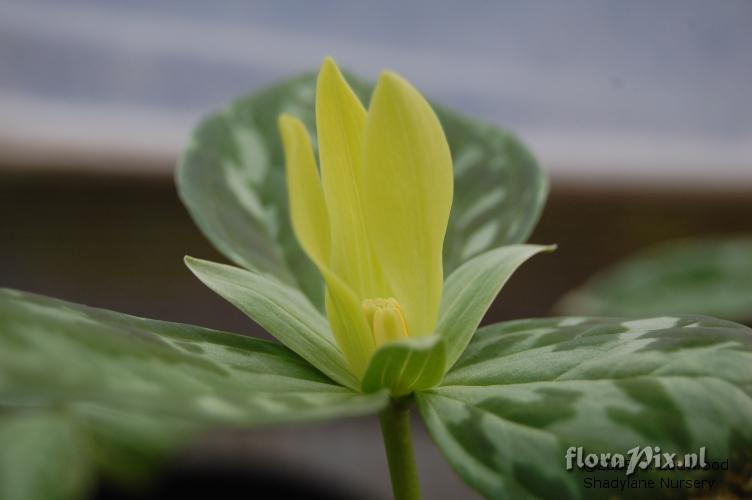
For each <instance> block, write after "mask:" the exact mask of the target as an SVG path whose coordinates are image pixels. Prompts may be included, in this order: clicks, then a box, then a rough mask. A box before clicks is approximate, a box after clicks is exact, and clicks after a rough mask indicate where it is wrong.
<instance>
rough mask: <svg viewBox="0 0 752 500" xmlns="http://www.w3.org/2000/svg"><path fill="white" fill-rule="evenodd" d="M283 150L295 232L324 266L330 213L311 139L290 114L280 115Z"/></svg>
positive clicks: (327, 249)
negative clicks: (322, 189)
mask: <svg viewBox="0 0 752 500" xmlns="http://www.w3.org/2000/svg"><path fill="white" fill-rule="evenodd" d="M279 131H280V134H281V135H282V145H283V147H284V150H285V170H286V177H287V194H288V197H289V202H290V218H291V220H292V228H293V231H295V236H296V237H297V238H298V241H299V242H300V245H301V246H302V247H303V250H305V252H306V253H307V254H308V256H309V257H310V258H311V260H313V261H314V262H315V263H316V265H317V266H318V267H322V266H326V265H327V263H328V262H329V256H330V254H331V236H330V231H329V215H328V214H327V209H326V204H325V203H324V194H323V192H322V191H321V182H320V180H319V174H318V171H317V170H316V159H315V158H314V156H313V149H312V148H311V140H310V138H309V137H308V132H307V131H306V128H305V125H303V122H301V121H300V120H298V119H297V118H294V117H292V116H289V115H284V114H283V115H282V116H280V117H279Z"/></svg>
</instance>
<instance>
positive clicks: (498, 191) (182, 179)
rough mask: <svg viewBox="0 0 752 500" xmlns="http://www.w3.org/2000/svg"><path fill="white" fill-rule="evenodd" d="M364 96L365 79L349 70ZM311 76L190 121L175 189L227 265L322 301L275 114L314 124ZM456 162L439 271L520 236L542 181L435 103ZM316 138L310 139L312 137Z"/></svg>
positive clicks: (509, 147)
mask: <svg viewBox="0 0 752 500" xmlns="http://www.w3.org/2000/svg"><path fill="white" fill-rule="evenodd" d="M348 80H349V81H350V83H351V84H352V86H353V87H354V89H355V91H356V92H357V93H358V94H359V95H360V97H361V99H362V100H363V102H364V103H367V102H368V100H369V97H370V94H371V90H372V85H370V84H368V83H365V82H363V81H362V80H359V79H358V78H356V77H354V76H351V75H348ZM314 90H315V75H314V74H304V75H301V76H298V77H295V78H292V79H290V80H287V81H285V82H282V83H280V84H278V85H275V86H271V87H268V88H266V89H264V90H261V91H260V92H257V93H254V94H251V95H249V96H247V97H244V98H242V99H240V100H238V101H235V102H234V103H232V104H231V105H230V106H228V107H226V108H225V109H224V110H222V111H221V112H219V113H216V114H214V115H212V116H210V117H208V118H207V119H206V120H204V122H202V124H201V125H200V126H199V127H198V129H197V130H196V131H195V133H194V135H193V140H192V142H191V144H190V146H189V147H188V150H187V151H186V153H185V154H184V155H183V158H182V159H181V161H180V166H179V169H178V174H177V183H178V190H179V192H180V195H181V198H182V200H183V202H184V203H185V205H186V206H187V207H188V210H189V211H190V212H191V215H192V216H193V218H194V220H195V221H196V223H197V225H198V226H199V228H200V229H201V230H202V231H203V232H204V234H205V235H206V236H207V237H208V238H209V239H210V240H211V241H212V243H214V245H215V246H216V247H217V248H218V249H219V250H220V251H221V252H222V253H224V254H225V255H226V256H227V257H228V258H229V259H230V260H231V261H233V262H234V263H235V264H237V265H240V266H242V267H244V268H246V269H249V270H255V271H258V272H262V273H268V274H271V275H273V276H275V277H276V278H277V279H278V280H280V281H282V282H283V283H286V284H288V285H293V286H295V287H297V288H300V289H301V290H302V291H303V292H304V293H305V294H306V296H308V298H309V299H310V300H311V301H312V302H313V303H314V304H315V305H316V306H317V307H319V308H322V307H323V293H322V289H323V288H322V283H321V278H320V276H319V274H318V272H317V271H316V270H315V268H314V266H313V265H312V264H311V263H310V262H309V260H308V259H307V258H306V257H305V256H304V254H303V252H302V250H301V248H300V246H299V245H298V243H297V241H296V240H295V238H294V235H293V233H292V229H291V226H290V222H289V215H288V206H287V193H286V189H285V182H284V168H283V165H284V163H283V154H282V149H281V144H280V139H279V135H278V131H277V117H278V116H279V114H280V113H283V112H285V113H290V114H291V115H294V116H296V117H298V118H300V119H301V120H303V122H304V123H305V124H306V126H307V128H308V130H309V131H311V132H312V133H313V132H315V127H314V122H315V120H314ZM436 112H437V114H438V116H439V118H440V120H441V122H442V125H443V127H444V129H445V132H446V135H447V139H448V141H449V146H450V149H451V152H452V157H453V160H454V175H455V190H454V201H453V208H452V213H451V216H450V220H449V227H448V229H447V236H446V239H445V243H444V268H445V269H444V270H445V272H446V273H447V274H449V273H450V272H451V271H452V270H453V269H454V268H456V267H457V266H458V265H459V264H461V263H462V262H463V261H465V260H467V259H469V258H471V257H473V256H475V255H477V254H480V253H482V252H484V251H486V250H489V249H491V248H495V247H497V246H501V245H505V244H511V243H520V242H523V241H525V239H526V238H527V236H528V235H529V234H530V232H531V231H532V229H533V226H534V225H535V223H536V222H537V220H538V217H539V215H540V212H541V210H542V208H543V204H544V202H545V198H546V194H547V183H546V180H545V177H544V176H543V174H542V172H541V171H540V169H539V168H538V165H537V164H536V162H535V160H534V159H533V157H532V156H531V155H530V153H529V152H528V151H527V150H526V149H525V147H524V146H523V145H522V144H521V143H520V142H519V141H518V140H517V139H516V138H514V137H513V136H512V135H511V134H509V133H508V132H506V131H503V130H500V129H498V128H496V127H493V126H491V125H486V124H482V123H479V122H477V121H474V120H471V119H469V118H466V117H464V116H460V115H458V114H455V113H452V112H450V111H448V110H446V109H444V108H441V107H436ZM314 142H315V137H314Z"/></svg>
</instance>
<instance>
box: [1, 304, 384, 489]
mask: <svg viewBox="0 0 752 500" xmlns="http://www.w3.org/2000/svg"><path fill="white" fill-rule="evenodd" d="M386 399H387V394H385V393H383V392H382V393H376V394H370V395H364V394H361V393H357V392H353V391H351V390H349V389H346V388H344V387H342V386H340V385H338V384H336V383H335V382H333V381H332V380H331V379H329V378H327V377H326V376H325V375H324V374H322V373H321V372H319V371H318V370H316V369H315V368H313V367H312V366H311V365H310V364H308V363H307V362H306V361H305V360H304V359H302V358H301V357H299V356H298V355H297V354H295V353H293V352H292V351H290V350H289V349H287V348H286V347H284V346H281V345H278V344H274V343H270V342H265V341H261V340H257V339H253V338H250V337H245V336H241V335H233V334H229V333H224V332H219V331H215V330H209V329H205V328H200V327H194V326H188V325H181V324H174V323H166V322H160V321H152V320H146V319H140V318H135V317H131V316H126V315H124V314H118V313H114V312H110V311H104V310H99V309H93V308H89V307H85V306H80V305H75V304H70V303H66V302H62V301H59V300H55V299H50V298H46V297H41V296H36V295H31V294H26V293H22V292H17V291H12V290H2V291H0V412H2V414H3V416H4V417H5V416H8V418H11V419H22V420H21V422H24V420H23V419H24V418H25V415H26V414H32V413H34V414H43V415H45V416H46V415H52V416H53V417H50V418H57V417H56V416H57V415H61V418H63V419H65V420H63V421H61V422H60V424H54V426H53V423H50V424H47V423H45V421H44V420H42V421H40V423H39V424H38V425H39V426H40V427H43V426H45V425H49V426H52V427H51V429H52V430H51V431H50V432H53V431H54V432H58V434H57V437H56V438H54V439H60V440H61V441H64V440H68V439H70V440H73V439H74V437H72V436H68V434H66V433H67V432H68V431H67V429H66V427H65V425H67V424H66V422H75V424H76V426H77V428H78V429H82V430H85V431H86V435H87V436H89V437H90V438H91V439H92V441H93V443H94V445H93V446H94V449H96V450H98V451H97V452H96V453H95V455H96V457H98V458H101V457H104V456H106V455H107V454H110V456H111V457H112V458H113V459H114V460H118V468H120V467H121V466H122V467H124V466H129V465H131V462H132V461H134V460H131V459H132V458H133V457H138V460H139V461H140V460H144V459H145V458H146V455H147V454H149V453H152V452H158V451H164V450H162V448H164V447H168V446H174V445H175V444H177V443H178V442H180V440H181V439H184V438H186V437H188V436H190V435H191V434H192V433H194V432H196V431H199V430H201V429H205V428H207V427H209V426H216V425H252V424H263V423H271V422H283V421H300V420H310V419H323V418H331V417H336V416H347V415H360V414H367V413H373V412H376V411H378V410H379V409H381V408H382V407H383V405H384V404H385V403H386ZM44 418H47V417H44ZM9 422H11V423H10V424H9V425H12V426H13V425H20V424H15V423H13V422H14V420H10V421H9ZM2 425H3V424H2V423H0V428H1V427H2ZM29 425H31V424H29ZM2 432H3V431H2V429H0V434H2ZM71 432H73V431H71ZM19 439H21V438H19ZM76 439H77V438H76ZM19 442H20V441H19ZM30 443H31V442H30ZM53 445H54V443H52V444H51V445H50V446H53ZM110 445H112V446H110ZM19 446H21V445H19ZM71 446H72V447H71V448H70V449H69V450H68V451H69V452H70V453H73V452H74V450H75V447H74V446H73V445H71ZM100 447H101V448H102V449H101V450H100ZM50 453H53V452H52V451H51V452H50ZM55 453H57V452H55ZM76 453H77V452H76ZM1 455H2V450H0V456H1ZM57 455H59V456H60V457H61V458H60V459H59V460H58V459H55V460H58V461H59V462H60V463H59V466H64V465H60V464H66V463H67V461H68V460H69V459H68V458H65V457H66V455H65V453H63V452H62V451H61V452H60V453H57ZM124 457H129V458H128V459H126V458H124ZM53 458H54V456H53V455H50V459H51V460H52V459H53ZM19 459H20V458H19ZM1 460H2V459H1V458H0V464H2V461H1ZM28 460H29V466H34V465H33V463H32V462H33V460H34V455H33V453H32V452H31V451H30V454H29V457H28ZM71 463H73V462H71ZM40 466H45V467H46V464H40ZM9 470H10V472H8V471H9ZM9 473H12V469H7V468H5V467H3V471H0V475H2V474H9ZM21 487H29V486H21ZM41 487H43V485H41V484H40V488H41Z"/></svg>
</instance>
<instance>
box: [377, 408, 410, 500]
mask: <svg viewBox="0 0 752 500" xmlns="http://www.w3.org/2000/svg"><path fill="white" fill-rule="evenodd" d="M411 403H412V398H401V399H392V400H391V401H390V403H389V406H388V407H387V408H386V409H385V410H383V411H382V412H381V413H380V414H379V422H380V423H381V434H382V435H383V436H384V448H385V449H386V458H387V461H388V462H389V475H390V476H391V478H392V492H393V493H394V499H395V500H420V482H419V481H418V470H417V468H416V466H415V454H414V453H413V440H412V437H411V435H410V404H411Z"/></svg>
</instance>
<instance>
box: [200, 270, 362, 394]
mask: <svg viewBox="0 0 752 500" xmlns="http://www.w3.org/2000/svg"><path fill="white" fill-rule="evenodd" d="M186 264H187V265H188V267H189V268H190V269H191V271H193V273H194V274H195V275H196V276H198V278H199V279H200V280H201V281H203V282H204V283H205V284H206V286H208V287H209V288H211V289H212V290H214V291H215V292H217V293H218V294H219V295H221V296H222V297H224V298H225V299H227V300H228V301H230V302H232V303H233V304H234V305H235V306H236V307H238V308H239V309H240V310H241V311H243V312H244V313H245V314H247V315H248V316H249V317H250V318H251V319H253V320H254V321H255V322H256V323H258V324H259V325H261V327H263V328H264V329H265V330H266V331H268V332H269V333H271V334H272V335H273V336H274V337H275V338H277V340H279V341H280V342H282V343H283V344H284V345H286V346H287V347H289V348H290V349H292V350H293V351H295V352H296V353H298V354H299V355H300V356H302V357H303V358H304V359H306V360H307V361H308V362H309V363H311V364H312V365H313V366H315V367H316V368H318V369H319V370H321V371H322V372H324V373H326V374H327V375H329V376H330V377H331V378H333V379H334V380H336V381H337V382H339V383H340V384H342V385H345V386H347V387H351V388H355V387H357V386H358V383H357V381H356V379H355V377H354V376H353V375H352V373H351V372H350V371H349V369H348V365H347V361H346V360H345V358H344V356H343V355H342V352H341V351H340V350H339V348H338V347H337V344H336V342H335V340H334V336H333V334H332V332H331V330H330V329H329V325H328V323H327V321H326V318H325V317H324V316H323V315H322V314H321V313H320V312H319V311H318V310H317V309H315V308H314V307H313V306H312V305H311V304H310V302H308V301H307V300H306V299H305V297H304V296H303V294H302V293H301V292H300V291H299V290H298V289H296V288H292V287H290V286H287V285H285V284H284V283H281V282H280V281H279V280H277V279H276V278H274V277H273V276H268V275H263V274H259V273H256V272H252V271H245V270H243V269H240V268H237V267H233V266H227V265H224V264H217V263H214V262H209V261H206V260H200V259H194V258H191V257H187V258H186Z"/></svg>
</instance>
